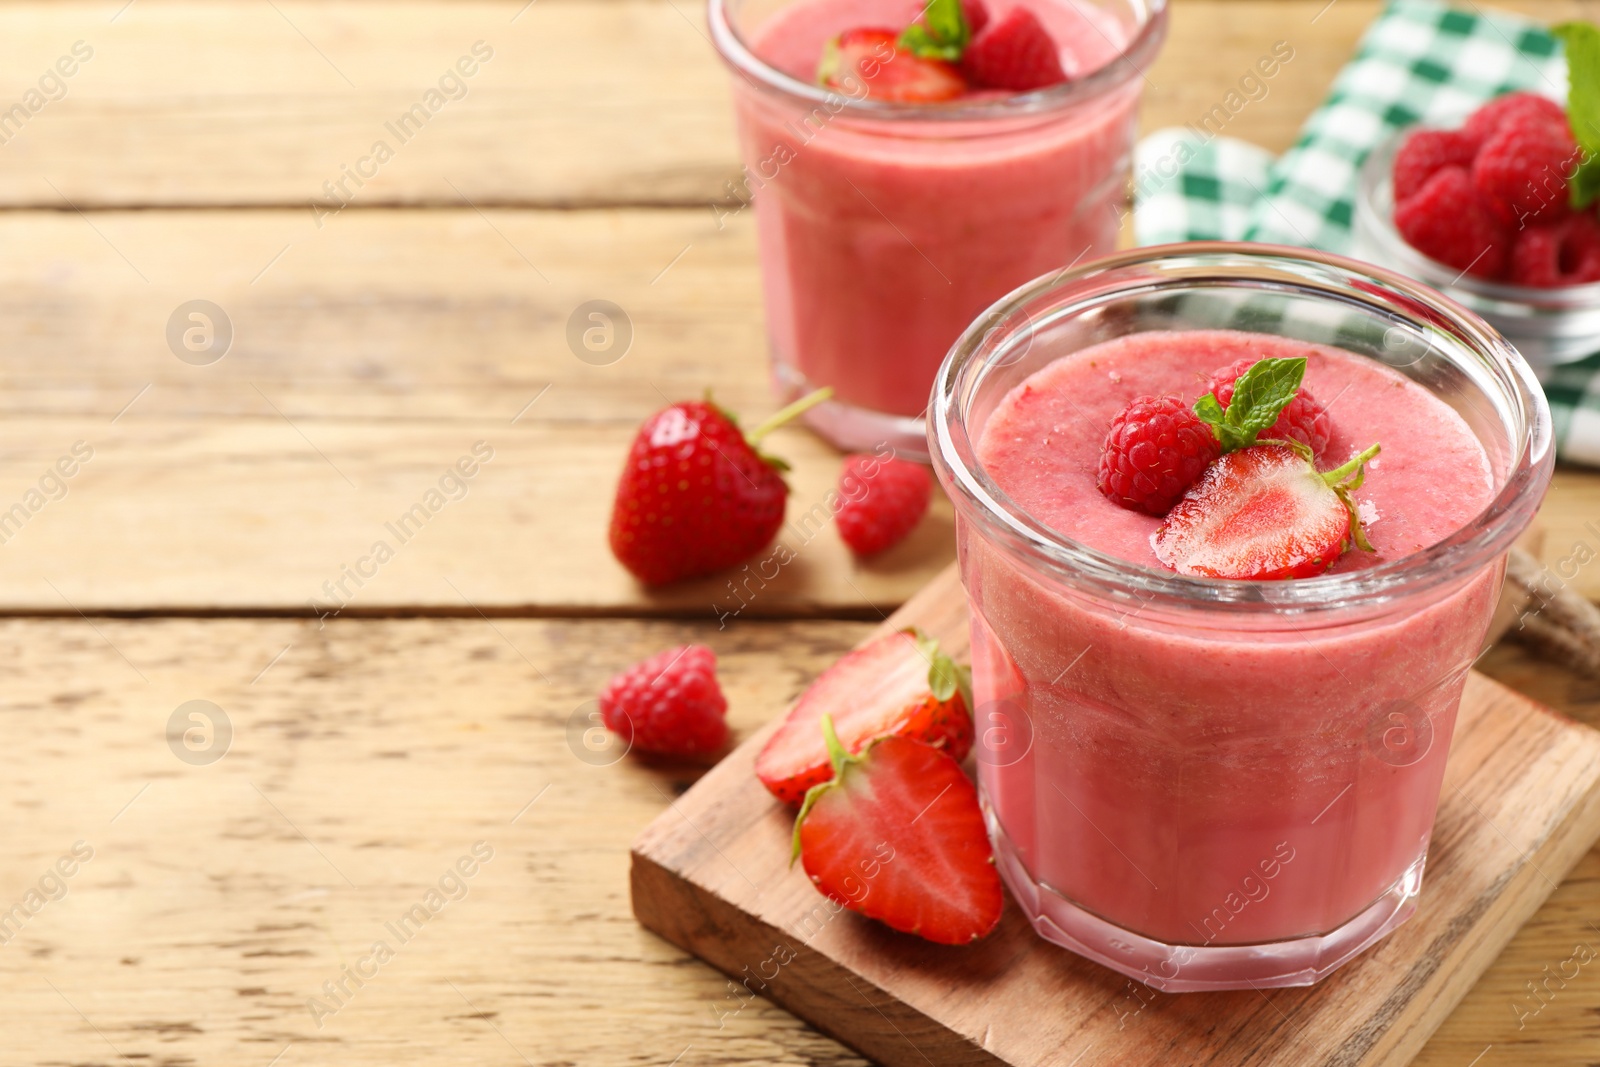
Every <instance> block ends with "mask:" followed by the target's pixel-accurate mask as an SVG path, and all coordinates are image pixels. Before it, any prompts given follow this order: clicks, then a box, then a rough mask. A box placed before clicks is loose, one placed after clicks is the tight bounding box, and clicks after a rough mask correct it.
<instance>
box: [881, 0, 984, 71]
mask: <svg viewBox="0 0 1600 1067" xmlns="http://www.w3.org/2000/svg"><path fill="white" fill-rule="evenodd" d="M971 38H972V29H971V27H969V26H968V25H967V16H966V15H965V14H964V13H963V12H962V10H961V0H928V4H927V6H926V7H924V8H923V9H922V21H920V22H913V23H912V24H911V25H909V26H907V27H906V28H905V31H904V32H902V33H901V34H900V39H899V40H898V41H896V42H895V44H896V46H897V47H899V48H902V49H904V50H905V51H907V52H910V53H911V54H912V55H915V56H921V57H922V58H924V59H942V60H945V61H946V62H949V63H954V62H956V61H957V60H959V59H960V58H961V53H962V52H964V51H966V47H967V42H968V41H969V40H971Z"/></svg>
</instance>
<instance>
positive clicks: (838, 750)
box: [789, 715, 870, 867]
mask: <svg viewBox="0 0 1600 1067" xmlns="http://www.w3.org/2000/svg"><path fill="white" fill-rule="evenodd" d="M822 740H823V742H824V743H825V744H827V746H828V762H829V763H831V764H833V777H832V778H829V779H828V780H827V781H826V782H818V783H817V784H816V785H814V786H812V787H811V788H810V789H807V790H806V798H805V800H804V801H802V802H801V804H800V814H798V815H796V816H795V817H794V837H793V838H792V839H791V843H790V848H789V866H791V867H793V866H794V861H795V860H797V859H799V858H800V824H801V823H803V822H805V821H806V816H807V815H809V814H810V813H811V806H812V805H813V804H815V803H816V802H817V799H818V798H819V797H821V796H822V795H823V794H824V793H826V792H827V791H828V790H830V789H832V788H833V787H834V786H835V785H837V784H838V783H839V779H840V778H842V777H844V769H845V768H846V767H848V766H849V765H850V764H852V763H860V762H861V761H862V758H863V757H864V756H865V755H866V752H865V750H863V751H862V754H861V755H860V756H852V755H851V754H850V753H849V752H846V751H845V747H844V745H843V743H841V742H840V740H839V734H838V732H837V731H835V730H834V728H833V716H832V715H824V716H823V717H822ZM869 747H870V746H869Z"/></svg>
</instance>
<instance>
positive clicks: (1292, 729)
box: [928, 244, 1553, 992]
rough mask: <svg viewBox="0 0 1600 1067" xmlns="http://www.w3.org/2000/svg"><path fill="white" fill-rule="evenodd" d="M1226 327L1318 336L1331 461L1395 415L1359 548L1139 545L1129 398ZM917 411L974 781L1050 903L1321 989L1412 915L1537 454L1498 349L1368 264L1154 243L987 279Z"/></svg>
mask: <svg viewBox="0 0 1600 1067" xmlns="http://www.w3.org/2000/svg"><path fill="white" fill-rule="evenodd" d="M1241 352H1242V353H1246V354H1249V355H1251V356H1252V357H1259V356H1261V355H1276V356H1291V355H1296V354H1301V355H1306V356H1307V357H1308V364H1307V371H1306V379H1305V387H1306V388H1307V389H1308V390H1310V391H1311V392H1313V394H1314V395H1315V396H1317V397H1318V398H1319V399H1320V400H1321V402H1322V403H1323V404H1324V406H1325V407H1326V408H1327V410H1328V414H1329V417H1330V418H1331V419H1332V421H1333V423H1334V425H1335V427H1336V431H1335V437H1336V439H1337V448H1338V449H1339V450H1340V451H1338V453H1337V455H1336V456H1335V457H1330V459H1329V462H1331V463H1337V462H1340V461H1342V459H1343V458H1344V455H1345V454H1346V452H1345V451H1344V449H1347V448H1348V449H1349V450H1351V451H1353V450H1355V449H1356V448H1360V447H1363V446H1365V445H1366V444H1370V443H1372V441H1373V440H1377V441H1378V442H1379V443H1381V444H1382V446H1383V452H1382V453H1381V454H1380V456H1379V457H1378V461H1377V462H1376V463H1375V464H1373V465H1370V466H1369V471H1368V476H1367V483H1366V485H1365V486H1363V488H1362V491H1361V492H1360V493H1358V494H1357V500H1358V502H1360V501H1365V503H1361V508H1362V511H1363V519H1364V525H1365V526H1366V529H1367V532H1368V535H1369V537H1370V538H1371V539H1372V542H1373V544H1374V547H1375V548H1376V549H1377V551H1376V552H1375V553H1373V554H1370V555H1369V554H1367V553H1362V552H1359V551H1356V550H1354V549H1352V550H1351V551H1350V552H1348V553H1346V555H1345V556H1342V557H1341V558H1340V560H1339V561H1338V563H1336V564H1335V565H1334V567H1333V568H1332V569H1331V570H1330V571H1329V572H1328V573H1326V574H1323V575H1319V576H1317V577H1314V578H1306V579H1299V580H1295V581H1281V582H1246V581H1229V580H1220V579H1204V578H1191V577H1184V576H1180V575H1178V574H1176V573H1174V572H1172V571H1169V570H1163V569H1161V567H1160V565H1159V564H1158V563H1157V562H1156V561H1155V558H1154V554H1153V553H1152V552H1150V551H1149V548H1148V541H1147V536H1148V533H1149V532H1151V531H1153V529H1154V528H1155V526H1156V525H1158V524H1159V522H1160V520H1159V519H1157V518H1154V517H1151V516H1146V515H1142V514H1140V513H1135V512H1129V511H1125V510H1123V509H1121V508H1118V507H1117V506H1116V505H1114V504H1112V503H1111V502H1110V501H1108V500H1106V499H1105V498H1104V497H1101V496H1100V495H1099V493H1098V490H1097V489H1096V488H1095V487H1094V475H1095V462H1096V457H1097V456H1098V451H1099V447H1100V442H1101V441H1102V440H1103V438H1104V435H1105V432H1106V428H1107V424H1108V423H1109V420H1110V415H1111V413H1113V412H1114V411H1115V410H1117V408H1119V407H1120V406H1121V405H1122V404H1125V403H1126V402H1127V400H1129V399H1131V396H1127V395H1126V394H1128V393H1132V392H1135V391H1137V392H1144V393H1162V392H1172V393H1179V394H1182V395H1183V396H1185V397H1187V398H1189V399H1193V398H1194V397H1195V396H1196V395H1198V393H1199V392H1202V391H1204V389H1205V385H1204V382H1205V372H1206V371H1208V370H1210V369H1212V368H1214V367H1219V366H1220V367H1225V366H1228V365H1229V364H1230V363H1231V362H1232V361H1233V359H1234V357H1235V356H1236V355H1238V354H1239V353H1241ZM928 422H929V428H928V433H929V445H930V448H931V450H932V452H933V458H934V465H935V468H936V470H937V471H938V474H939V477H940V479H941V481H942V482H943V484H944V486H945V489H946V490H947V491H948V492H949V494H950V496H951V498H952V500H953V501H954V502H955V506H956V516H957V543H958V548H959V556H960V566H961V574H962V581H963V584H964V586H965V588H966V592H967V599H968V603H969V606H970V608H971V618H972V623H971V625H972V646H973V653H972V654H973V675H974V678H973V681H974V688H975V703H976V708H975V711H976V716H975V718H976V720H977V729H978V734H979V737H978V745H977V748H976V753H977V763H978V777H979V784H980V786H981V790H982V795H983V798H984V803H985V810H986V813H987V816H988V819H989V826H990V832H991V835H992V838H993V841H994V845H995V851H996V860H997V862H998V864H999V866H1000V869H1001V871H1002V873H1003V875H1004V876H1005V879H1006V882H1007V884H1008V885H1009V887H1010V888H1011V890H1012V893H1013V896H1014V897H1015V899H1016V901H1017V903H1018V904H1019V905H1020V906H1021V907H1022V908H1023V910H1024V911H1025V912H1026V914H1027V915H1028V917H1029V919H1030V920H1031V921H1032V923H1033V925H1034V928H1035V929H1036V930H1037V931H1038V933H1039V934H1040V935H1041V936H1043V937H1045V938H1046V939H1048V940H1050V941H1053V942H1056V943H1058V944H1060V945H1064V946H1066V947H1067V948H1070V949H1072V950H1073V951H1075V952H1078V953H1080V954H1081V955H1084V956H1087V957H1089V958H1090V959H1093V960H1096V961H1098V962H1100V963H1102V964H1104V965H1106V966H1108V967H1111V968H1112V969H1114V970H1117V971H1119V972H1121V973H1123V974H1126V975H1129V976H1131V977H1133V978H1136V979H1139V980H1141V981H1143V982H1145V983H1147V984H1149V985H1150V986H1153V987H1155V988H1157V989H1162V990H1167V991H1171V992H1181V991H1190V990H1219V989H1242V988H1245V987H1247V986H1251V987H1255V988H1266V987H1273V986H1292V985H1309V984H1311V983H1314V982H1316V981H1318V980H1320V979H1321V978H1323V977H1325V976H1326V975H1328V974H1329V973H1331V972H1332V971H1333V970H1334V969H1335V968H1337V967H1339V966H1341V965H1342V964H1344V963H1345V962H1346V961H1348V960H1349V959H1351V957H1353V956H1354V955H1356V954H1357V953H1359V952H1361V951H1362V950H1363V949H1365V948H1367V947H1368V946H1370V945H1372V944H1373V943H1374V942H1376V941H1377V940H1379V939H1380V938H1382V937H1383V936H1384V935H1385V934H1387V933H1388V932H1389V931H1391V930H1393V929H1394V928H1396V927H1397V926H1399V925H1400V924H1401V923H1402V922H1404V921H1405V920H1406V919H1407V918H1408V917H1409V916H1410V915H1411V914H1412V912H1413V910H1414V909H1415V906H1416V898H1417V894H1418V892H1419V890H1420V887H1421V883H1422V872H1423V865H1424V861H1425V859H1426V856H1427V850H1428V841H1429V835H1430V833H1431V831H1432V827H1433V820H1434V813H1435V809H1436V806H1437V803H1438V798H1439V790H1440V783H1441V781H1442V778H1443V773H1444V765H1445V759H1446V757H1447V754H1448V751H1449V748H1450V738H1451V733H1452V730H1453V727H1454V724H1455V716H1456V710H1457V706H1458V704H1459V702H1460V699H1461V693H1462V689H1463V686H1464V684H1465V682H1466V678H1467V674H1468V672H1469V670H1470V668H1471V666H1472V664H1473V662H1474V660H1475V659H1476V657H1477V655H1478V654H1479V652H1480V651H1481V645H1482V643H1483V640H1484V637H1485V634H1486V633H1487V629H1488V626H1489V621H1490V616H1491V614H1492V612H1493V609H1494V606H1495V603H1496V601H1497V598H1498V594H1499V590H1500V584H1501V580H1502V577H1503V572H1504V567H1505V558H1506V553H1507V551H1508V549H1509V548H1510V546H1511V544H1512V542H1513V541H1514V540H1515V538H1516V537H1517V536H1518V535H1519V534H1520V533H1521V532H1522V531H1523V529H1524V528H1525V527H1526V526H1527V524H1528V522H1529V521H1530V519H1531V518H1532V516H1533V514H1534V512H1535V510H1536V509H1537V507H1538V505H1539V503H1540V501H1541V499H1542V498H1543V495H1544V491H1545V488H1546V486H1547V485H1548V482H1549V478H1550V472H1551V468H1552V465H1553V447H1552V441H1551V424H1550V413H1549V409H1548V407H1547V406H1546V404H1545V401H1544V397H1543V394H1542V393H1541V392H1540V390H1539V387H1538V385H1537V383H1536V381H1535V380H1534V377H1533V375H1532V373H1531V371H1530V370H1529V368H1528V366H1527V364H1526V363H1525V362H1524V361H1523V360H1522V358H1521V357H1520V356H1519V355H1518V354H1517V352H1516V351H1515V350H1514V349H1513V348H1512V347H1511V346H1510V345H1508V344H1507V343H1506V342H1505V341H1504V340H1503V339H1502V338H1501V337H1500V336H1499V335H1498V334H1497V333H1495V332H1494V330H1493V329H1492V328H1490V327H1489V326H1488V325H1487V324H1486V323H1484V322H1483V320H1481V319H1480V318H1478V317H1477V316H1476V315H1474V314H1472V313H1471V312H1469V311H1466V310H1465V309H1463V308H1461V307H1460V306H1458V305H1456V304H1454V303H1451V302H1450V301H1449V300H1447V299H1445V298H1444V297H1442V296H1440V295H1439V294H1438V293H1436V292H1434V291H1433V290H1430V289H1427V288H1425V287H1423V286H1421V285H1419V284H1417V283H1415V282H1412V281H1409V280H1407V279H1405V278H1403V277H1401V276H1399V275H1397V274H1392V273H1389V272H1387V271H1384V270H1381V269H1379V268H1375V267H1370V266H1367V265H1365V264H1361V263H1358V262H1356V261H1354V260H1348V259H1344V258H1342V257H1338V256H1332V255H1326V254H1322V253H1316V252H1307V251H1304V250H1299V249H1286V248H1276V247H1272V246H1265V245H1234V244H1192V245H1171V246H1166V247H1161V248H1147V249H1140V250H1137V251H1133V252H1127V253H1123V254H1120V255H1117V256H1113V257H1111V258H1108V259H1104V260H1101V261H1099V262H1098V263H1094V264H1090V265H1087V266H1084V267H1079V268H1076V269H1074V270H1070V271H1067V272H1066V273H1064V274H1059V275H1054V276H1050V277H1046V278H1043V279H1040V280H1038V281H1035V282H1033V283H1032V284H1030V285H1027V286H1025V287H1023V288H1021V289H1018V290H1017V291H1016V292H1014V293H1012V294H1011V295H1010V296H1008V297H1006V298H1005V299H1004V300H1002V301H1000V302H999V303H998V304H996V305H995V306H994V307H993V308H992V309H990V311H989V312H988V313H987V314H985V315H984V316H983V317H982V318H981V319H980V320H979V323H978V324H977V325H975V326H973V328H972V329H970V330H968V331H967V332H966V333H965V334H964V335H963V336H962V337H961V339H960V340H959V341H958V342H957V343H956V345H955V347H954V349H953V350H952V351H951V352H950V354H949V356H948V358H947V359H946V360H945V363H944V365H943V367H942V368H941V369H940V372H939V377H938V380H937V381H936V383H935V385H934V391H933V396H932V400H931V408H930V415H929V420H928ZM1369 438H1371V439H1370V440H1369ZM1358 442H1359V443H1358ZM1330 447H1334V446H1330Z"/></svg>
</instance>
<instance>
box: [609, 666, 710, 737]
mask: <svg viewBox="0 0 1600 1067" xmlns="http://www.w3.org/2000/svg"><path fill="white" fill-rule="evenodd" d="M727 710H728V702H727V700H726V699H724V697H723V695H722V689H721V688H720V687H719V686H718V685H717V657H716V654H715V653H714V652H712V651H711V650H710V649H709V648H707V647H706V646H705V645H684V646H683V647H681V648H669V649H667V650H666V651H665V652H659V653H657V654H656V655H654V656H651V657H650V658H649V659H647V660H643V661H641V662H639V663H635V664H634V665H633V666H632V667H629V668H628V669H627V670H625V671H622V672H621V673H619V674H617V675H616V676H615V677H613V678H612V679H611V680H610V681H609V682H607V683H606V687H605V689H603V690H601V692H600V715H601V718H602V719H603V720H604V721H605V724H606V729H608V730H610V731H611V732H612V733H614V734H616V735H617V736H618V737H621V738H622V739H623V740H624V741H627V742H628V743H629V744H630V745H631V746H632V747H633V748H637V749H639V750H640V751H641V752H659V753H663V754H665V755H670V756H698V755H703V754H705V753H708V752H715V751H717V750H718V749H719V748H721V747H722V746H723V744H724V743H725V742H726V741H727V740H728V724H727V722H726V721H725V720H724V718H723V716H724V715H725V714H726V713H727Z"/></svg>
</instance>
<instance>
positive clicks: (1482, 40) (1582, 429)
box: [1134, 0, 1600, 465]
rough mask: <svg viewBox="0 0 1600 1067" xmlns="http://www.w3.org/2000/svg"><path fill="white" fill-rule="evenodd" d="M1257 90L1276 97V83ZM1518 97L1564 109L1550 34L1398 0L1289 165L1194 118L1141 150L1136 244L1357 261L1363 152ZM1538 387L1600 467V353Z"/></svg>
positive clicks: (1581, 452)
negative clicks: (1222, 245)
mask: <svg viewBox="0 0 1600 1067" xmlns="http://www.w3.org/2000/svg"><path fill="white" fill-rule="evenodd" d="M1309 29H1314V27H1308V30H1309ZM1291 43H1292V42H1291ZM1289 62H1290V63H1293V62H1294V60H1293V59H1291V60H1290V61H1289ZM1240 73H1241V75H1245V74H1252V75H1255V74H1258V73H1259V72H1257V71H1248V72H1247V71H1241V72H1240ZM1258 84H1265V86H1266V91H1267V92H1268V93H1271V92H1276V91H1278V90H1277V88H1276V86H1274V84H1273V80H1272V79H1264V78H1263V79H1259V83H1258ZM1246 88H1248V86H1246ZM1514 89H1531V90H1533V91H1535V92H1539V93H1543V94H1544V95H1546V96H1551V97H1555V98H1557V99H1565V98H1566V91H1567V68H1566V61H1565V59H1564V58H1563V57H1562V55H1561V50H1560V47H1559V43H1558V42H1557V41H1556V39H1555V38H1554V37H1552V36H1551V35H1550V34H1549V33H1548V32H1547V31H1546V30H1545V29H1544V28H1543V27H1542V26H1539V25H1537V24H1535V23H1532V22H1529V21H1527V20H1525V19H1520V18H1517V17H1515V16H1512V15H1506V14H1502V13H1499V12H1496V13H1493V14H1488V13H1484V12H1483V11H1481V10H1480V9H1476V8H1474V9H1473V10H1461V9H1459V8H1454V7H1450V6H1447V5H1445V4H1440V3H1436V2H1434V0H1390V3H1389V4H1388V6H1387V7H1386V8H1385V9H1384V11H1383V13H1382V14H1381V15H1380V16H1379V17H1378V18H1377V19H1376V20H1375V21H1374V22H1373V24H1372V26H1371V27H1370V28H1369V29H1368V30H1367V32H1366V35H1365V36H1363V37H1362V39H1361V44H1360V46H1359V47H1358V48H1357V50H1356V55H1355V58H1353V59H1352V60H1351V61H1350V63H1349V64H1348V65H1347V66H1346V67H1345V68H1344V70H1343V71H1341V72H1340V74H1339V77H1338V78H1337V79H1336V80H1335V81H1334V83H1333V89H1332V91H1331V92H1330V93H1329V94H1328V98H1327V99H1326V100H1324V101H1323V102H1322V105H1321V106H1320V107H1318V108H1317V110H1316V111H1315V112H1313V113H1312V115H1311V117H1310V118H1309V119H1307V120H1306V124H1305V126H1304V127H1303V128H1302V129H1301V131H1300V137H1299V139H1298V140H1297V141H1295V143H1294V145H1293V147H1291V148H1290V149H1289V150H1288V151H1287V152H1285V153H1284V154H1283V155H1282V156H1278V157H1273V156H1272V155H1271V154H1270V153H1267V152H1265V151H1263V150H1261V149H1259V148H1257V147H1255V146H1254V145H1250V144H1246V143H1244V142H1242V141H1239V140H1236V139H1233V138H1229V137H1227V136H1226V132H1227V126H1226V124H1223V125H1222V127H1221V130H1220V134H1221V135H1220V136H1218V135H1215V134H1217V133H1218V132H1219V131H1218V130H1217V126H1218V123H1217V122H1215V121H1212V122H1210V123H1209V129H1206V128H1202V126H1201V122H1200V120H1199V119H1198V118H1197V120H1196V121H1195V122H1194V123H1191V124H1190V125H1189V126H1186V127H1184V128H1182V129H1163V130H1157V131H1155V132H1154V133H1151V134H1150V135H1148V136H1147V137H1145V138H1144V139H1143V140H1142V141H1140V142H1139V145H1138V148H1137V149H1136V151H1135V153H1134V196H1135V201H1136V210H1135V213H1134V231H1135V233H1136V234H1137V237H1138V241H1139V243H1140V244H1163V243H1166V242H1169V241H1206V240H1230V241H1238V240H1244V241H1267V242H1272V243H1275V244H1286V245H1302V246H1309V247H1312V248H1319V249H1322V250H1324V251H1328V252H1345V251H1348V250H1349V247H1350V244H1351V230H1352V220H1353V215H1354V204H1355V196H1356V177H1357V173H1358V171H1359V170H1360V168H1361V163H1362V161H1363V160H1365V159H1366V156H1367V153H1368V151H1370V150H1371V149H1372V148H1374V147H1375V146H1377V145H1378V144H1380V143H1382V142H1383V141H1384V140H1385V139H1386V138H1387V137H1389V136H1390V135H1391V134H1392V133H1393V132H1394V131H1395V130H1397V129H1399V128H1401V127H1403V126H1409V125H1411V124H1413V123H1416V122H1426V123H1432V124H1438V125H1454V124H1457V123H1459V121H1460V120H1461V118H1462V117H1463V116H1465V115H1466V114H1467V113H1468V112H1470V111H1471V110H1472V109H1473V108H1475V107H1477V106H1478V105H1479V104H1481V103H1483V102H1484V101H1486V100H1489V99H1492V98H1493V97H1496V96H1499V95H1500V94H1501V93H1505V92H1509V91H1511V90H1514ZM1255 92H1256V93H1257V94H1259V92H1260V90H1259V89H1256V90H1255ZM1240 101H1244V103H1243V106H1242V107H1240V108H1239V109H1238V112H1239V113H1242V111H1243V110H1245V109H1247V108H1250V107H1253V106H1256V105H1255V104H1253V103H1251V102H1250V101H1249V99H1248V96H1246V95H1245V94H1244V93H1243V92H1241V93H1239V94H1236V95H1234V96H1233V98H1232V99H1231V100H1228V101H1227V102H1228V103H1234V104H1238V103H1239V102H1240ZM1213 114H1216V113H1215V112H1213ZM1543 379H1544V386H1545V392H1546V394H1547V395H1548V396H1549V398H1550V408H1551V411H1552V413H1553V414H1554V416H1555V429H1556V440H1557V442H1558V453H1559V454H1560V456H1561V457H1562V458H1563V459H1567V460H1570V461H1574V462H1580V463H1590V464H1596V465H1600V352H1597V353H1596V354H1595V355H1593V356H1590V357H1587V358H1585V359H1582V360H1579V361H1577V362H1575V363H1568V364H1565V365H1563V366H1561V367H1559V368H1557V369H1555V370H1552V371H1549V372H1547V373H1546V374H1544V375H1543Z"/></svg>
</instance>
